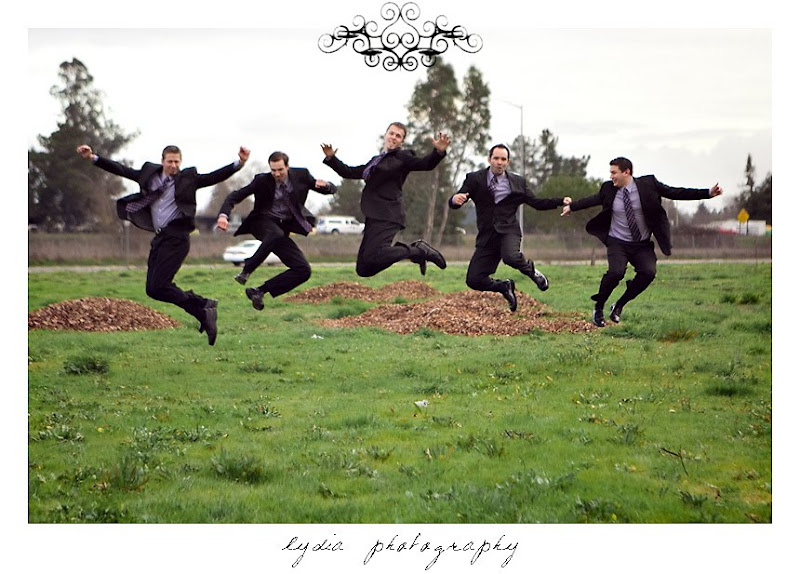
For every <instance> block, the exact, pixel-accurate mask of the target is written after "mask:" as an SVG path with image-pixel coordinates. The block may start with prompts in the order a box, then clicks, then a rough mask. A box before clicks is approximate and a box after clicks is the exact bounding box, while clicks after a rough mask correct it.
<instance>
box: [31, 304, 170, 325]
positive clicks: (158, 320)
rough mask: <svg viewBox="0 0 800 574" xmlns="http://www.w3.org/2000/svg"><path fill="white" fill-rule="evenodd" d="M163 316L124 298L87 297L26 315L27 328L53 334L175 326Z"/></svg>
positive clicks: (49, 306) (168, 318)
mask: <svg viewBox="0 0 800 574" xmlns="http://www.w3.org/2000/svg"><path fill="white" fill-rule="evenodd" d="M179 326H180V323H179V322H178V321H176V320H175V319H173V318H172V317H168V316H167V315H164V314H163V313H159V312H158V311H154V310H153V309H150V308H149V307H145V306H144V305H140V304H139V303H135V302H133V301H129V300H128V299H110V298H107V297H87V298H84V299H75V300H71V301H62V302H60V303H54V304H52V305H48V306H46V307H42V308H41V309H37V310H36V311H33V312H32V313H28V329H51V330H55V331H99V332H113V331H152V330H157V329H171V328H173V327H179Z"/></svg>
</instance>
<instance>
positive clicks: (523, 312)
mask: <svg viewBox="0 0 800 574" xmlns="http://www.w3.org/2000/svg"><path fill="white" fill-rule="evenodd" d="M335 298H342V299H360V300H362V301H367V302H369V303H378V305H377V306H375V307H373V308H372V309H370V310H368V311H366V312H365V313H362V314H361V315H357V316H351V317H343V318H340V319H325V320H323V321H321V322H320V323H321V324H322V325H323V326H325V327H333V328H352V327H378V328H381V329H386V330H388V331H392V332H394V333H399V334H401V335H405V334H409V333H414V332H417V331H419V330H421V329H431V330H434V331H441V332H443V333H447V334H450V335H467V336H478V335H497V336H514V335H524V334H525V333H530V332H531V331H534V330H540V331H546V332H549V333H565V332H570V333H587V332H590V331H592V330H594V329H595V328H596V327H595V326H594V325H592V324H591V323H590V322H589V321H587V320H586V318H585V316H583V315H582V314H580V313H567V314H565V313H555V312H553V311H552V310H550V309H549V308H548V307H547V306H546V305H545V304H543V303H541V302H540V301H537V300H536V299H534V298H533V297H531V296H530V295H528V294H527V293H523V292H521V291H517V300H518V301H519V307H518V309H517V311H516V313H511V312H510V311H509V310H508V303H506V300H505V299H504V298H503V297H502V295H500V294H499V293H486V292H480V291H461V292H457V293H445V294H442V293H440V292H439V291H437V290H436V289H434V288H432V287H431V286H430V285H428V284H426V283H423V282H421V281H398V282H396V283H391V284H389V285H384V286H383V287H381V288H379V289H373V288H372V287H366V286H364V285H360V284H359V283H349V282H338V283H331V284H329V285H323V286H321V287H315V288H312V289H307V290H306V291H302V292H300V293H295V294H293V295H290V296H287V297H286V300H287V301H293V302H297V303H321V302H328V301H331V300H332V299H335ZM398 300H402V301H415V302H412V303H402V304H401V303H396V301H398ZM178 326H180V323H179V322H178V321H176V320H175V319H173V318H171V317H169V316H167V315H164V314H162V313H159V312H157V311H154V310H153V309H150V308H149V307H145V306H144V305H140V304H139V303H135V302H133V301H129V300H127V299H110V298H105V297H89V298H85V299H77V300H72V301H64V302H61V303H55V304H53V305H48V306H47V307H44V308H42V309H39V310H37V311H34V312H32V313H29V314H28V329H53V330H70V331H101V332H111V331H148V330H157V329H170V328H173V327H178Z"/></svg>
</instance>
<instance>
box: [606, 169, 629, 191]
mask: <svg viewBox="0 0 800 574" xmlns="http://www.w3.org/2000/svg"><path fill="white" fill-rule="evenodd" d="M609 173H610V174H611V183H613V184H614V187H625V186H626V185H628V184H629V183H630V181H631V172H630V170H627V169H626V170H625V171H620V169H619V167H618V166H616V165H612V166H611V169H610V170H609Z"/></svg>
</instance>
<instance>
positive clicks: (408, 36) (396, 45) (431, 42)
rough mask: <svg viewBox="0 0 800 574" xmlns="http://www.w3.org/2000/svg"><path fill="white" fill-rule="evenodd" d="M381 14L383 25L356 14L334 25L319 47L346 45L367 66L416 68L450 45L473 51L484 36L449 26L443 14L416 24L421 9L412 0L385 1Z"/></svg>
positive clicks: (433, 60)
mask: <svg viewBox="0 0 800 574" xmlns="http://www.w3.org/2000/svg"><path fill="white" fill-rule="evenodd" d="M380 14H381V17H382V18H383V20H384V21H385V22H386V25H385V26H383V28H381V26H380V25H379V24H378V23H377V22H376V21H374V20H369V21H368V20H367V19H366V18H364V17H363V16H360V15H359V16H355V18H353V24H352V26H349V27H348V26H337V27H336V28H334V30H333V32H331V33H330V34H323V35H322V36H320V38H319V41H318V42H317V44H318V46H319V49H320V50H322V51H323V52H325V53H326V54H332V53H333V52H337V51H339V50H341V49H342V48H343V47H345V46H348V45H349V46H352V48H353V50H354V51H355V52H356V53H358V54H360V55H362V56H363V57H364V62H365V63H366V64H367V66H369V67H371V68H374V67H376V66H378V65H382V66H383V68H384V69H385V70H387V71H390V72H391V71H395V70H407V71H412V70H416V69H417V68H418V67H419V65H420V64H422V65H423V66H425V67H431V66H433V65H434V64H435V63H436V58H437V56H440V55H441V54H443V53H444V52H446V51H447V49H448V48H449V47H450V46H451V45H453V46H456V47H458V48H460V49H461V50H463V51H465V52H468V53H470V54H474V53H476V52H478V51H479V50H480V49H481V48H482V47H483V40H482V39H481V37H480V36H478V35H476V34H469V33H467V30H466V28H464V26H452V27H449V25H448V21H447V18H446V17H445V16H437V17H436V19H435V20H428V21H426V22H424V23H422V25H421V26H420V27H419V28H418V27H417V26H416V25H415V24H416V21H417V20H418V19H419V16H420V10H419V6H417V5H416V4H415V3H414V2H406V3H405V4H403V5H402V7H399V6H398V5H397V4H395V3H394V2H387V3H386V4H384V5H383V6H382V7H381V11H380Z"/></svg>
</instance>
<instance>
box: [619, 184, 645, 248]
mask: <svg viewBox="0 0 800 574" xmlns="http://www.w3.org/2000/svg"><path fill="white" fill-rule="evenodd" d="M622 203H623V204H624V205H625V219H627V220H628V229H629V230H630V232H631V238H632V239H633V240H634V241H641V240H642V232H641V231H639V224H638V223H636V216H635V215H634V213H633V204H631V192H630V190H629V189H628V188H627V187H625V188H623V189H622Z"/></svg>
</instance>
